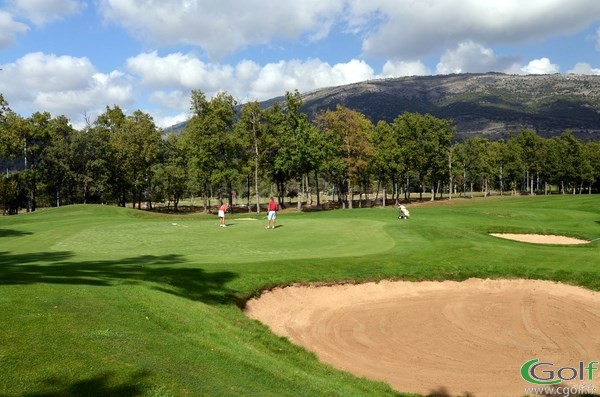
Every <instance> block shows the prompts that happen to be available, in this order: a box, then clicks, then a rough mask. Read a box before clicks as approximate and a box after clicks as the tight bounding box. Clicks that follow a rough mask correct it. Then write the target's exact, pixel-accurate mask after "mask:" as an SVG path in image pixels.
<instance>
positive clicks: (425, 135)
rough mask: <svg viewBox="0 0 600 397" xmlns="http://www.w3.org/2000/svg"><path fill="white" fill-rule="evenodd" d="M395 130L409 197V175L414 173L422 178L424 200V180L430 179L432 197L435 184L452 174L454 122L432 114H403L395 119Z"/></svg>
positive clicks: (393, 126) (433, 196)
mask: <svg viewBox="0 0 600 397" xmlns="http://www.w3.org/2000/svg"><path fill="white" fill-rule="evenodd" d="M392 129H393V130H394V132H395V134H397V135H398V137H399V140H400V142H401V147H402V158H403V165H404V167H403V168H404V170H405V173H406V180H407V183H406V192H407V193H408V194H407V197H406V198H407V199H409V198H410V183H409V178H410V176H411V173H412V174H414V176H416V177H417V178H418V180H419V193H420V195H421V196H420V198H421V199H422V198H423V196H422V194H423V188H424V184H425V181H426V179H427V178H429V182H430V184H431V192H432V195H431V197H432V200H433V199H434V198H435V194H436V185H437V184H438V183H439V182H441V181H442V180H444V179H446V178H448V177H449V174H448V155H449V151H450V145H451V144H452V139H453V137H454V135H455V127H454V125H453V123H452V121H450V120H446V119H440V118H437V117H434V116H432V115H430V114H425V115H422V114H419V113H404V114H402V115H401V116H398V117H397V118H396V119H395V120H394V121H393V122H392Z"/></svg>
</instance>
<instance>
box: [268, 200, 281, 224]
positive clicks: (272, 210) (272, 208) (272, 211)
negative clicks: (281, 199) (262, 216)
mask: <svg viewBox="0 0 600 397" xmlns="http://www.w3.org/2000/svg"><path fill="white" fill-rule="evenodd" d="M278 210H279V204H277V203H276V202H275V200H273V197H271V200H270V201H269V207H268V211H269V212H268V213H267V229H269V228H271V229H275V219H276V218H277V211H278Z"/></svg>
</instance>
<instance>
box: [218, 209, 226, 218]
mask: <svg viewBox="0 0 600 397" xmlns="http://www.w3.org/2000/svg"><path fill="white" fill-rule="evenodd" d="M219 218H225V211H222V210H219Z"/></svg>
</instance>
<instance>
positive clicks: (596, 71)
mask: <svg viewBox="0 0 600 397" xmlns="http://www.w3.org/2000/svg"><path fill="white" fill-rule="evenodd" d="M567 73H574V74H587V75H600V68H593V67H592V65H590V64H589V63H582V62H580V63H577V64H576V65H575V66H574V67H573V69H571V70H569V71H568V72H567Z"/></svg>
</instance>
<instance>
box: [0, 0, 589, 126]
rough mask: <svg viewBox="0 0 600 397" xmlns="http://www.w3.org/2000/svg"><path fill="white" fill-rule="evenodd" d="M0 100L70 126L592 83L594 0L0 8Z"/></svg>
mask: <svg viewBox="0 0 600 397" xmlns="http://www.w3.org/2000/svg"><path fill="white" fill-rule="evenodd" d="M0 69H2V70H1V71H0V93H1V94H2V95H3V96H4V99H5V100H6V101H7V102H8V104H9V107H10V108H11V109H12V110H13V111H15V112H17V113H18V114H20V115H22V116H24V117H29V116H31V115H32V114H33V113H35V112H49V113H50V114H51V115H52V116H53V117H57V116H61V115H64V116H66V117H68V118H69V120H70V121H71V124H72V125H73V126H74V127H75V128H84V127H85V125H86V123H89V122H93V121H94V120H95V118H96V117H97V116H98V115H99V114H101V113H103V112H104V111H106V108H107V107H113V106H119V107H121V109H123V111H124V112H125V113H126V114H132V113H133V112H134V111H136V110H141V111H142V112H144V113H147V114H149V115H151V116H152V117H153V119H154V122H155V124H156V125H157V126H158V127H160V128H165V127H168V126H171V125H174V124H176V123H179V122H182V121H185V120H186V119H188V118H189V117H190V97H191V92H192V90H200V91H202V92H204V93H205V94H206V96H207V98H209V99H210V98H211V97H212V96H213V95H215V94H216V93H218V92H227V93H229V94H231V95H232V96H233V97H234V98H236V100H237V101H238V102H239V103H245V102H248V101H254V100H258V101H262V100H266V99H270V98H273V97H277V96H281V95H285V93H286V92H287V91H290V92H293V91H294V90H298V91H299V92H301V93H304V92H307V91H311V90H315V89H318V88H323V87H330V86H338V85H343V84H350V83H355V82H359V81H365V80H372V79H380V78H390V77H402V76H413V75H438V74H450V73H466V72H470V73H477V72H490V71H494V72H503V73H511V74H545V73H577V74H587V75H600V1H599V0H527V1H523V0H368V1H367V0H299V1H284V0H90V1H79V0H2V1H0Z"/></svg>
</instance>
